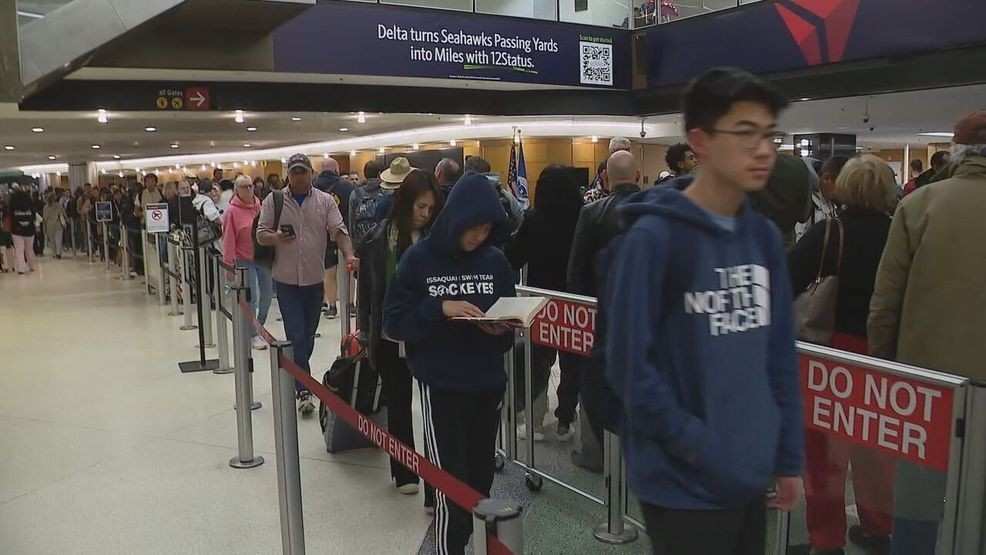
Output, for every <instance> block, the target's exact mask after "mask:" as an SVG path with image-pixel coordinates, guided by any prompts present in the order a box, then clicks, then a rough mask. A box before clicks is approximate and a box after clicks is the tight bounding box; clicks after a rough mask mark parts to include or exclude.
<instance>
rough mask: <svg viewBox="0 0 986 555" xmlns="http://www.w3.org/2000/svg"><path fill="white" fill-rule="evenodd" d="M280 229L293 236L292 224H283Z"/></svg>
mask: <svg viewBox="0 0 986 555" xmlns="http://www.w3.org/2000/svg"><path fill="white" fill-rule="evenodd" d="M281 231H282V232H283V233H284V234H285V235H288V236H290V237H294V226H293V225H291V224H284V225H282V226H281Z"/></svg>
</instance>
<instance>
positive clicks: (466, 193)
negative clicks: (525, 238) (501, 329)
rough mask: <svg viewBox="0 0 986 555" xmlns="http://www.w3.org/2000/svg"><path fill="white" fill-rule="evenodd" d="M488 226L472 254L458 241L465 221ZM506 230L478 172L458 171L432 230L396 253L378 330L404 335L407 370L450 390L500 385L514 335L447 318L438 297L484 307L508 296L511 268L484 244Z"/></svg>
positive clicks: (501, 237)
mask: <svg viewBox="0 0 986 555" xmlns="http://www.w3.org/2000/svg"><path fill="white" fill-rule="evenodd" d="M487 223H489V224H493V230H492V232H491V233H490V236H489V238H487V240H486V242H485V243H484V244H483V245H481V246H480V247H479V248H477V249H476V250H474V251H472V252H464V251H463V250H462V249H461V247H460V246H459V240H460V238H461V237H462V234H463V232H465V231H466V230H467V229H469V228H470V227H474V226H477V225H482V224H487ZM508 234H509V230H508V227H507V218H506V215H505V214H504V213H503V208H502V207H501V206H500V201H499V199H498V198H497V194H496V192H495V191H494V190H493V188H492V187H490V184H489V181H488V180H487V179H486V177H484V176H482V175H468V176H466V177H463V178H462V179H461V180H459V182H458V183H457V184H456V185H455V187H454V188H453V189H452V193H451V194H450V195H449V198H448V200H447V201H446V203H445V207H444V208H443V209H442V212H441V214H439V216H438V218H437V219H436V220H435V223H434V225H433V226H432V228H431V233H430V234H429V235H428V237H427V238H425V239H422V240H421V241H419V242H418V243H416V244H415V245H414V246H412V247H411V248H409V249H408V250H407V252H406V253H404V256H403V257H402V258H401V261H400V265H399V266H398V269H397V276H396V277H395V278H394V279H393V280H392V281H391V283H390V286H389V287H388V288H387V295H386V298H385V300H384V331H385V333H386V334H387V335H388V336H389V337H391V338H393V339H396V340H399V341H404V342H405V345H406V349H407V360H408V365H409V366H410V368H411V371H412V372H413V373H414V376H415V377H416V378H417V379H418V380H419V381H421V382H423V383H425V384H428V385H429V386H431V387H433V388H435V389H440V390H450V391H466V392H489V391H503V390H504V388H505V387H506V374H505V372H504V366H503V353H505V352H507V351H508V350H509V349H510V347H511V346H512V345H513V334H510V333H508V334H505V335H502V336H493V335H489V334H487V333H485V332H483V331H482V330H480V329H479V328H478V327H477V326H476V325H475V324H471V323H468V322H453V321H450V320H448V319H446V317H445V315H444V313H443V312H442V301H448V300H456V301H468V302H470V303H472V304H474V305H475V306H476V307H478V308H479V309H480V310H482V311H484V312H485V311H487V310H489V309H490V307H491V306H493V303H495V302H496V301H497V299H499V298H500V297H514V296H516V294H517V292H516V290H515V289H514V277H513V270H512V269H511V267H510V263H509V262H508V261H507V258H506V256H504V254H503V252H501V251H500V250H499V249H497V248H495V247H493V246H491V245H493V244H499V243H502V242H503V240H504V238H505V237H506V236H507V235H508Z"/></svg>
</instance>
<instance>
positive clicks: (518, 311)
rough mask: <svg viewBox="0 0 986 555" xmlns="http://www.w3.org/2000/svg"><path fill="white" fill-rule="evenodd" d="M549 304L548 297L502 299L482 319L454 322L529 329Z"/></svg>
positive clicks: (457, 318) (465, 317)
mask: <svg viewBox="0 0 986 555" xmlns="http://www.w3.org/2000/svg"><path fill="white" fill-rule="evenodd" d="M547 302H548V299H547V298H546V297H500V300H498V301H496V303H494V304H493V306H491V307H490V309H489V310H487V311H486V316H484V317H482V318H478V317H473V316H459V317H456V318H452V320H463V321H467V322H479V323H482V324H507V325H510V326H516V327H520V328H529V327H530V326H531V321H532V320H534V317H535V316H537V313H538V312H540V311H541V308H543V307H544V305H545V304H546V303H547Z"/></svg>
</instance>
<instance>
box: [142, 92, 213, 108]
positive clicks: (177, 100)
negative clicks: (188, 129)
mask: <svg viewBox="0 0 986 555" xmlns="http://www.w3.org/2000/svg"><path fill="white" fill-rule="evenodd" d="M154 105H155V107H156V108H157V109H158V110H193V111H197V110H211V109H212V99H211V94H210V93H209V87H203V86H197V87H172V88H163V89H160V90H158V91H157V98H155V99H154Z"/></svg>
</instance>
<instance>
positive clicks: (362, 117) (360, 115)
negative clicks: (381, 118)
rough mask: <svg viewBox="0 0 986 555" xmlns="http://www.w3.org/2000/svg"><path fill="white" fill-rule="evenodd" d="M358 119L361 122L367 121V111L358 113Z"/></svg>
mask: <svg viewBox="0 0 986 555" xmlns="http://www.w3.org/2000/svg"><path fill="white" fill-rule="evenodd" d="M356 121H358V122H359V123H366V112H359V113H357V114H356Z"/></svg>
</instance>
